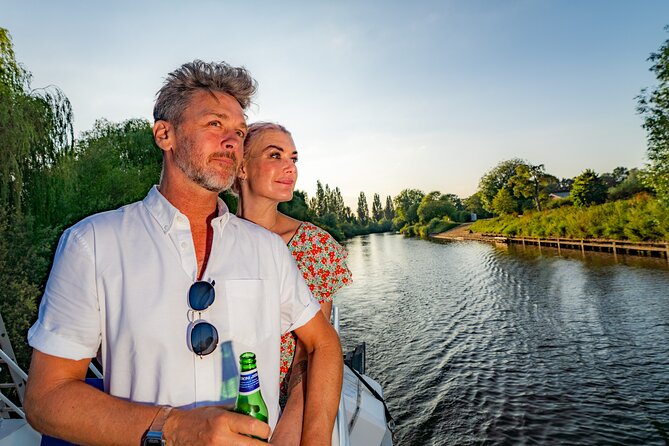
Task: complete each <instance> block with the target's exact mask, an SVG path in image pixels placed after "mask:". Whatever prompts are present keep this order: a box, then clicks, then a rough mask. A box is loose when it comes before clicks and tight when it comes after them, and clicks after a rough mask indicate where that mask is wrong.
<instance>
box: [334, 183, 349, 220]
mask: <svg viewBox="0 0 669 446" xmlns="http://www.w3.org/2000/svg"><path fill="white" fill-rule="evenodd" d="M330 202H331V207H332V212H333V213H334V214H335V215H336V216H337V219H338V220H339V221H344V220H346V212H345V208H346V205H345V204H344V198H343V197H342V195H341V191H340V190H339V188H338V187H335V188H334V190H333V191H332V198H331V199H330Z"/></svg>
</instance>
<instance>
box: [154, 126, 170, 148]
mask: <svg viewBox="0 0 669 446" xmlns="http://www.w3.org/2000/svg"><path fill="white" fill-rule="evenodd" d="M173 138H174V127H172V125H171V124H170V123H169V122H167V121H163V120H158V121H156V123H155V124H153V140H154V141H155V142H156V145H157V146H158V147H159V148H160V150H162V151H163V152H169V151H171V150H172V146H173V145H174V141H173Z"/></svg>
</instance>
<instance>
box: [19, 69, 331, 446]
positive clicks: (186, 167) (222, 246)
mask: <svg viewBox="0 0 669 446" xmlns="http://www.w3.org/2000/svg"><path fill="white" fill-rule="evenodd" d="M255 88H256V87H255V81H253V79H252V78H251V77H250V76H249V74H248V73H247V72H246V71H245V70H244V69H243V68H233V67H230V66H229V65H227V64H225V63H220V64H205V63H203V62H201V61H195V62H192V63H188V64H184V65H183V66H181V67H180V68H179V69H177V70H175V71H174V72H172V73H170V75H169V76H168V78H167V80H166V82H165V84H164V86H163V87H162V88H161V90H160V91H159V92H158V95H157V99H156V105H155V108H154V119H155V124H154V127H153V134H154V138H155V141H156V144H157V145H158V147H159V148H160V149H161V150H162V151H163V171H162V175H161V179H160V184H159V185H158V187H154V188H153V189H152V190H151V191H150V192H149V194H148V195H147V197H146V198H145V199H144V200H143V201H141V202H137V203H133V204H131V205H128V206H125V207H123V208H121V209H118V210H116V211H110V212H105V213H101V214H97V215H94V216H92V217H89V218H87V219H84V220H83V221H81V222H79V223H77V224H76V225H74V226H73V227H72V228H70V229H68V230H67V231H66V232H65V233H64V234H63V236H62V238H61V241H60V243H59V246H58V249H57V251H56V256H55V259H54V265H53V268H52V270H51V274H50V277H49V281H48V283H47V286H46V290H45V294H44V297H43V299H42V303H41V306H40V314H39V319H38V321H37V322H36V323H35V325H34V326H33V327H32V328H31V329H30V332H29V335H28V340H29V343H30V345H31V346H32V347H33V348H34V353H33V359H32V363H31V366H30V375H29V380H28V386H27V389H26V398H25V402H24V405H25V408H26V413H27V416H28V420H29V421H30V423H31V424H32V425H33V426H34V427H35V428H36V429H37V430H39V431H41V432H43V433H46V434H49V435H52V436H55V437H59V438H63V439H66V440H69V441H71V442H74V443H81V444H95V445H112V444H130V445H138V444H144V443H145V442H148V440H147V438H158V441H159V442H160V441H161V439H162V440H164V441H165V442H166V444H167V445H168V446H172V445H189V444H197V445H209V444H212V445H214V444H216V445H226V444H235V445H253V444H261V443H260V442H259V441H258V440H255V439H253V438H251V437H249V435H250V436H255V437H259V438H268V436H269V434H270V428H274V426H275V425H276V423H277V419H278V411H279V409H278V376H279V336H280V334H281V333H283V332H286V331H289V330H294V331H295V333H296V334H297V336H299V337H300V339H302V341H303V342H304V344H305V346H306V347H307V349H308V350H309V351H310V353H311V355H312V356H311V360H310V363H309V371H308V377H307V380H308V384H307V385H308V386H309V384H313V382H314V381H315V380H316V379H317V380H318V386H317V387H318V392H310V393H308V394H307V399H306V404H305V420H304V425H303V433H302V444H308V445H329V444H330V436H331V432H332V426H333V424H334V419H335V417H336V411H337V405H338V400H339V393H340V390H341V380H342V363H341V347H340V345H339V340H338V338H337V335H336V333H335V332H334V330H333V329H332V327H331V326H330V325H329V323H328V322H327V321H326V320H325V318H324V317H323V315H322V313H321V312H320V311H319V306H318V303H317V302H316V301H315V300H314V299H313V298H312V297H311V295H310V293H309V292H308V288H307V287H306V285H305V284H304V281H303V279H302V277H301V274H300V273H299V271H298V269H297V267H296V266H295V264H294V262H293V260H292V257H291V256H290V253H289V252H288V250H287V249H286V247H285V245H283V243H282V241H281V239H280V238H279V237H277V236H275V235H274V234H272V233H270V232H268V231H265V230H264V229H262V228H260V227H259V226H256V225H254V224H252V223H249V222H246V221H244V220H241V219H238V218H236V217H235V216H234V215H231V214H230V213H229V212H228V211H227V208H226V207H225V204H224V203H223V202H222V201H221V200H220V199H219V198H218V193H219V192H220V191H222V190H225V189H227V188H228V187H229V186H230V185H231V184H232V181H233V179H234V177H235V173H236V170H237V166H238V160H241V157H242V144H243V141H244V136H245V132H246V123H245V116H244V113H243V110H244V109H245V108H246V107H247V106H248V105H249V103H250V97H251V96H252V94H253V93H254V92H255ZM227 341H230V342H231V345H232V346H233V349H234V351H235V353H236V355H239V354H241V353H242V352H244V351H252V352H254V353H255V354H256V356H257V359H258V365H259V375H260V383H261V387H262V392H263V396H264V397H265V400H266V403H267V406H268V409H269V425H268V424H265V423H262V422H260V421H258V420H256V419H254V418H251V417H248V416H245V415H240V414H235V413H232V412H229V411H227V410H225V409H223V408H222V407H220V406H216V403H217V402H218V401H220V396H221V383H222V365H221V362H222V355H221V352H220V348H216V345H217V344H221V343H224V342H227ZM228 345H229V344H228ZM98 350H100V351H101V361H102V366H103V370H104V383H105V391H106V392H107V393H102V392H99V391H97V390H95V389H94V388H92V387H91V386H88V385H87V384H85V383H84V382H83V379H84V377H85V375H86V371H87V368H88V365H89V362H90V360H91V358H93V357H95V356H96V354H97V352H98ZM157 405H159V406H160V407H158V406H157ZM172 407H175V408H176V409H174V410H172ZM149 432H150V434H149V435H147V434H148V433H149ZM156 436H157V437H156ZM145 440H146V441H145Z"/></svg>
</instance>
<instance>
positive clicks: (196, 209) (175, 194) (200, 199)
mask: <svg viewBox="0 0 669 446" xmlns="http://www.w3.org/2000/svg"><path fill="white" fill-rule="evenodd" d="M158 190H159V191H160V193H161V194H162V195H163V196H164V197H165V198H166V199H167V201H169V202H170V203H171V204H172V206H174V207H175V208H177V209H178V210H179V212H181V213H182V214H184V215H185V216H186V217H188V220H189V221H190V223H191V227H193V226H195V225H198V226H199V225H201V224H207V223H208V220H211V217H212V215H213V214H214V213H215V212H216V206H217V204H218V194H217V193H216V192H212V191H209V190H207V189H205V188H203V187H201V186H198V185H196V184H194V183H190V184H189V183H185V184H184V182H180V183H179V185H178V186H177V185H176V184H175V182H173V181H169V179H161V181H160V184H159V185H158Z"/></svg>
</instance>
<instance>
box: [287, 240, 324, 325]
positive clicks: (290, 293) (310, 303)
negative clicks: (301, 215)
mask: <svg viewBox="0 0 669 446" xmlns="http://www.w3.org/2000/svg"><path fill="white" fill-rule="evenodd" d="M277 239H278V246H277V247H276V251H277V256H278V264H279V266H280V273H281V282H280V283H281V334H285V333H288V332H289V331H293V330H295V329H297V328H300V327H301V326H303V325H305V324H306V323H307V322H309V321H310V320H311V318H313V317H314V315H316V313H318V312H319V311H320V309H321V306H320V304H319V303H318V301H317V300H316V299H314V297H313V296H312V294H311V291H309V287H308V286H307V284H306V282H305V281H304V278H303V277H302V273H301V272H300V270H299V269H298V268H297V264H296V263H295V261H294V260H293V256H292V255H291V253H290V251H289V250H288V248H287V247H286V245H284V244H283V240H281V238H280V237H277Z"/></svg>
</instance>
